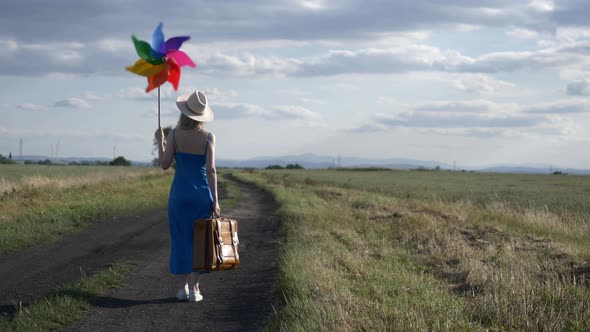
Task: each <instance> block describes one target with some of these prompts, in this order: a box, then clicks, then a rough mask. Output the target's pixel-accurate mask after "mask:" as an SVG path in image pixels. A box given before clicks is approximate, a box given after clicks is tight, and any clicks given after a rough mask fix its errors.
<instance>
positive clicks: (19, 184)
mask: <svg viewBox="0 0 590 332" xmlns="http://www.w3.org/2000/svg"><path fill="white" fill-rule="evenodd" d="M158 173H161V171H160V172H158V169H146V170H145V171H144V172H137V171H128V170H126V169H124V168H118V169H115V170H113V171H112V172H109V173H105V172H92V173H88V174H85V175H83V176H68V177H58V176H43V175H31V176H25V177H23V178H21V179H19V180H12V181H11V180H7V179H5V178H3V177H0V195H2V194H5V193H9V192H15V191H19V190H23V189H35V188H43V187H52V188H56V189H64V188H69V187H80V186H83V185H91V184H96V183H100V182H105V181H113V182H116V181H121V180H125V179H130V178H134V177H138V176H142V175H156V174H158Z"/></svg>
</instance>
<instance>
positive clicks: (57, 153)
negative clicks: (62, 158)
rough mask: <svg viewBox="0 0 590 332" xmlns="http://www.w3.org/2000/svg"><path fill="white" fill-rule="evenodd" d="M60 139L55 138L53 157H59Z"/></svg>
mask: <svg viewBox="0 0 590 332" xmlns="http://www.w3.org/2000/svg"><path fill="white" fill-rule="evenodd" d="M60 140H61V138H59V139H58V140H57V145H56V147H55V158H56V159H57V158H58V157H59V141H60Z"/></svg>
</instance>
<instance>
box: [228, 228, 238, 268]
mask: <svg viewBox="0 0 590 332" xmlns="http://www.w3.org/2000/svg"><path fill="white" fill-rule="evenodd" d="M229 231H230V232H231V243H232V246H233V247H234V256H235V257H236V262H239V261H240V255H238V244H240V241H239V240H238V231H236V230H235V229H234V223H233V222H231V220H230V221H229Z"/></svg>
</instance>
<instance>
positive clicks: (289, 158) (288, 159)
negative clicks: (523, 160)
mask: <svg viewBox="0 0 590 332" xmlns="http://www.w3.org/2000/svg"><path fill="white" fill-rule="evenodd" d="M14 159H15V160H19V159H18V158H14ZM45 159H51V160H52V162H54V163H63V164H67V163H69V162H70V161H77V162H82V161H95V160H99V161H111V160H112V158H98V157H97V158H91V157H66V158H58V159H57V160H56V159H52V158H49V157H47V156H40V155H25V156H23V160H33V161H39V160H45ZM131 163H132V165H134V166H145V167H151V166H152V162H151V161H134V160H132V161H131ZM216 164H217V166H218V167H227V168H265V167H266V166H269V165H282V166H286V165H287V164H299V165H301V166H303V167H305V168H308V169H310V168H311V169H317V168H330V167H384V168H394V169H415V168H421V167H422V168H435V167H436V166H439V167H440V168H441V169H443V170H444V169H447V170H450V169H453V166H452V165H449V164H446V163H441V162H438V161H434V160H428V161H424V160H415V159H404V158H388V159H370V158H358V157H340V158H338V157H333V156H322V155H316V154H312V153H306V154H300V155H286V156H278V157H272V156H261V157H255V158H252V159H247V160H232V159H218V160H217V162H216ZM463 169H465V170H468V171H475V172H485V173H523V174H549V173H550V170H551V171H560V172H563V173H567V174H580V175H586V174H588V175H590V170H589V169H573V168H565V167H555V166H554V167H551V168H549V167H547V166H546V165H541V164H532V163H531V164H526V165H511V164H497V165H490V166H487V167H481V168H473V167H467V168H465V167H461V168H458V169H457V170H463Z"/></svg>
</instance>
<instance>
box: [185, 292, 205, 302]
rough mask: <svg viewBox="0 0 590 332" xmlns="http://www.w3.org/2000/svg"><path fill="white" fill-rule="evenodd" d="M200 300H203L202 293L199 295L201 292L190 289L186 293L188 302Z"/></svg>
mask: <svg viewBox="0 0 590 332" xmlns="http://www.w3.org/2000/svg"><path fill="white" fill-rule="evenodd" d="M201 300H203V295H201V292H195V291H190V292H189V293H188V301H189V302H199V301H201Z"/></svg>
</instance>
